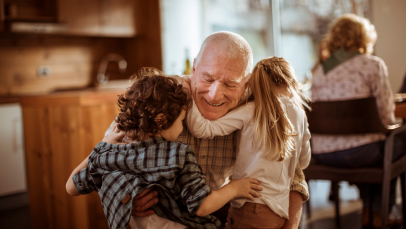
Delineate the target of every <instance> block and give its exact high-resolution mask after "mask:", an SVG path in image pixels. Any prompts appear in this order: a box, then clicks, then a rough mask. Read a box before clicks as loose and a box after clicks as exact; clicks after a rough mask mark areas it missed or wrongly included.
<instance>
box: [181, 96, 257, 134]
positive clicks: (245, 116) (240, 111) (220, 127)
mask: <svg viewBox="0 0 407 229" xmlns="http://www.w3.org/2000/svg"><path fill="white" fill-rule="evenodd" d="M253 109H254V103H248V104H246V105H243V106H241V107H239V108H237V109H235V110H232V111H230V112H229V113H227V114H226V115H224V116H223V117H221V118H219V119H217V120H208V119H206V118H205V117H204V116H202V114H201V113H200V112H199V109H198V107H197V106H196V104H195V102H193V105H192V108H191V110H190V111H189V112H188V115H187V118H186V122H187V126H188V130H189V131H190V132H191V134H192V135H194V137H196V138H211V139H212V138H213V137H215V136H224V135H228V134H231V133H232V132H233V131H235V130H240V129H242V128H243V126H244V125H245V124H246V123H247V122H248V121H250V119H251V117H252V113H253Z"/></svg>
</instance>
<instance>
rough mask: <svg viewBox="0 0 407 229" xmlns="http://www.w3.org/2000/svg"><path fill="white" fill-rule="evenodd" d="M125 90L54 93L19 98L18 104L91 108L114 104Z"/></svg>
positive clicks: (92, 89)
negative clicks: (92, 106)
mask: <svg viewBox="0 0 407 229" xmlns="http://www.w3.org/2000/svg"><path fill="white" fill-rule="evenodd" d="M125 91H126V90H125V89H120V88H119V89H94V88H91V89H85V90H75V91H65V92H55V93H51V94H47V95H36V96H26V97H21V98H20V99H19V102H20V104H21V105H22V106H68V105H82V106H91V105H97V104H103V103H112V102H116V101H117V99H118V95H121V94H123V93H124V92H125Z"/></svg>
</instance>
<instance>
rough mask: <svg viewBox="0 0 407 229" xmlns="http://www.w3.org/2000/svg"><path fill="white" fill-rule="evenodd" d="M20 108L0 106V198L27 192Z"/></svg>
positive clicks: (13, 105) (16, 106)
mask: <svg viewBox="0 0 407 229" xmlns="http://www.w3.org/2000/svg"><path fill="white" fill-rule="evenodd" d="M21 116H22V115H21V107H20V106H19V105H18V104H6V105H0V145H1V147H0V196H3V195H9V194H15V193H19V192H26V191H27V182H26V172H25V171H26V170H25V160H24V148H23V129H22V117H21Z"/></svg>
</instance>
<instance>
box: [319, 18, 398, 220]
mask: <svg viewBox="0 0 407 229" xmlns="http://www.w3.org/2000/svg"><path fill="white" fill-rule="evenodd" d="M376 37H377V34H376V30H375V27H374V26H373V25H372V24H371V23H370V22H369V20H367V19H365V18H363V17H359V16H356V15H353V14H346V15H343V16H342V17H340V18H338V19H337V20H336V21H335V22H334V23H333V25H332V26H331V27H330V29H329V32H328V34H327V36H326V38H325V39H326V48H327V49H328V51H329V53H330V57H329V58H328V59H326V60H325V61H323V62H322V63H321V64H320V65H319V66H318V68H317V69H316V74H315V76H314V78H313V80H312V88H311V93H312V100H313V101H336V100H352V99H361V98H367V97H375V98H376V102H377V107H378V109H379V115H380V118H381V120H382V122H383V123H384V124H387V125H390V124H395V123H396V122H397V121H396V120H395V117H394V102H393V92H392V90H391V88H390V83H389V80H388V73H387V67H386V64H385V63H384V61H383V60H382V59H380V58H378V57H376V56H372V55H371V53H372V52H373V45H374V43H375V41H376ZM385 137H386V136H385V135H384V134H380V133H379V134H360V135H346V136H341V135H335V136H332V135H330V136H326V135H317V134H314V135H312V138H311V142H312V153H313V158H315V159H316V161H317V162H318V163H321V164H325V165H328V166H334V167H349V168H351V167H352V168H355V167H371V166H380V165H382V164H383V154H384V140H385ZM395 139H396V140H395V141H396V142H395V143H394V144H395V145H394V147H395V150H394V153H393V159H397V158H399V157H400V156H401V155H402V154H403V153H405V143H403V142H402V141H401V140H400V139H399V138H395ZM395 185H396V180H393V181H392V182H391V191H390V192H391V195H390V201H389V204H390V206H389V210H390V211H391V209H392V206H393V204H394V203H395ZM357 186H358V188H359V190H360V197H361V199H362V200H363V207H364V209H363V222H362V224H363V226H368V224H369V222H371V223H372V226H373V227H380V223H381V219H380V209H381V206H380V205H381V190H382V189H381V185H366V184H365V185H362V184H357ZM369 209H371V211H373V212H372V213H373V214H372V215H373V219H372V221H371V220H370V219H369V218H370V217H369V216H370V211H369ZM388 222H389V224H393V225H394V224H395V220H394V219H392V218H391V217H389V220H388Z"/></svg>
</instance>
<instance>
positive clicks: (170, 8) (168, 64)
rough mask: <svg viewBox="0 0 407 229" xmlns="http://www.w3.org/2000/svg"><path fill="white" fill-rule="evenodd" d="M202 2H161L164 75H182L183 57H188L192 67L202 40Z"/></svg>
mask: <svg viewBox="0 0 407 229" xmlns="http://www.w3.org/2000/svg"><path fill="white" fill-rule="evenodd" d="M201 2H202V1H201V0H188V1H185V0H161V1H160V4H161V5H160V8H161V15H162V18H161V24H162V26H161V28H162V38H163V39H162V47H163V59H164V60H163V63H164V64H163V67H164V72H165V73H167V74H175V75H179V74H182V73H183V72H184V70H185V60H186V58H189V61H190V64H191V67H192V63H193V61H194V58H195V57H196V56H197V54H198V52H199V49H200V47H201V44H202V42H203V39H204V37H203V35H202V25H203V21H202V3H201ZM186 50H188V53H186Z"/></svg>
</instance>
